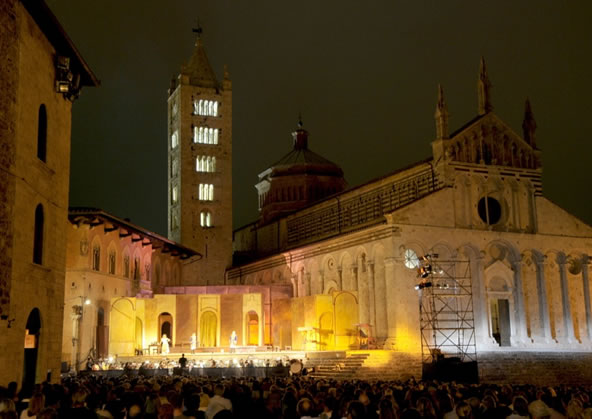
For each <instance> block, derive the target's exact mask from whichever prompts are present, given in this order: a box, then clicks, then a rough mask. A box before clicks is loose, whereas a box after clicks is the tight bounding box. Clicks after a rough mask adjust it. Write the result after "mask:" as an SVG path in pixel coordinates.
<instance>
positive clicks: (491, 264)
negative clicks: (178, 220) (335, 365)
mask: <svg viewBox="0 0 592 419" xmlns="http://www.w3.org/2000/svg"><path fill="white" fill-rule="evenodd" d="M477 92H478V94H477V99H478V100H477V103H478V106H477V115H476V116H475V118H473V119H472V120H471V121H469V122H467V123H466V124H465V125H464V126H462V127H461V128H460V129H458V130H456V131H454V132H452V133H449V130H448V110H447V107H446V103H445V100H444V94H443V90H442V89H441V88H439V91H438V101H437V106H436V111H435V125H436V130H435V131H436V132H435V134H436V135H435V139H434V141H433V142H432V156H431V157H430V158H428V159H426V160H424V161H421V162H418V163H416V164H414V165H411V166H410V167H407V168H404V169H402V170H397V171H395V172H393V173H391V174H388V175H386V176H384V177H381V178H379V179H377V180H374V181H370V182H368V183H366V184H364V185H361V186H358V187H353V188H350V189H348V190H345V191H343V192H339V193H335V194H333V195H331V196H329V197H327V198H324V199H321V200H320V201H319V202H317V203H315V204H313V205H309V206H307V207H306V208H302V209H297V210H296V211H293V212H292V213H291V214H289V215H285V216H283V217H281V218H279V219H276V220H274V221H272V222H261V223H258V224H252V225H249V226H246V227H245V228H242V229H238V230H237V231H235V234H234V246H235V247H234V250H235V255H236V254H238V255H243V256H245V257H246V258H249V257H251V259H252V260H253V261H252V262H250V263H249V262H246V263H243V264H241V265H240V266H238V267H233V268H232V269H230V270H229V271H228V273H227V279H228V282H229V283H232V284H269V283H271V284H275V283H286V284H291V285H292V289H293V296H294V299H293V301H292V314H294V313H298V309H297V308H295V306H298V305H299V304H300V303H299V302H298V301H299V300H307V299H308V300H310V299H315V300H322V301H325V303H324V304H322V303H318V304H316V305H314V304H313V306H314V307H316V311H313V312H314V314H313V315H312V316H294V315H292V316H284V318H282V319H281V321H280V324H279V327H278V328H277V332H278V333H276V334H273V336H274V338H277V339H281V338H282V337H281V336H280V333H279V330H281V329H284V328H286V327H288V328H290V329H291V330H292V334H291V340H288V341H289V345H290V346H291V347H302V346H303V345H307V344H310V339H307V337H306V336H303V335H302V334H299V333H298V330H301V328H302V327H308V328H313V330H314V331H315V335H316V338H315V339H314V341H315V342H314V345H313V347H314V349H315V350H324V349H336V350H343V349H351V348H355V347H356V346H357V345H358V346H359V345H360V334H362V335H363V336H365V337H369V342H370V345H371V346H372V347H374V348H382V349H389V350H392V351H393V352H394V353H411V354H416V355H417V356H418V362H420V361H419V356H420V354H421V356H422V361H423V362H424V363H425V362H426V357H427V358H428V359H429V358H430V357H431V358H432V359H433V360H435V359H436V358H437V357H445V356H447V355H454V356H460V357H461V358H465V357H466V358H468V359H470V360H477V359H479V358H481V360H482V361H483V371H482V377H485V378H486V377H487V376H489V377H496V375H495V374H496V372H495V367H494V365H493V364H495V362H498V366H499V365H502V364H503V362H506V361H508V359H507V358H505V356H506V355H508V354H513V355H512V356H517V357H520V356H522V357H523V358H521V359H522V362H523V363H524V365H531V366H532V367H533V368H534V370H536V365H537V359H545V360H546V361H548V360H549V358H545V357H542V358H539V355H538V354H540V353H545V354H546V356H547V357H549V356H551V357H552V358H553V357H555V358H553V359H554V360H555V361H554V363H555V365H556V366H559V365H564V366H565V364H564V363H562V361H561V360H562V359H563V358H562V357H563V356H564V355H561V354H564V353H570V355H566V356H567V357H568V358H570V357H571V359H574V360H575V359H578V361H577V362H584V361H581V358H582V357H584V358H586V357H587V355H585V354H586V353H588V352H589V351H590V350H591V349H592V341H591V337H592V312H591V306H590V285H589V278H588V261H589V256H588V255H589V254H590V251H591V249H590V246H591V245H592V241H591V238H592V229H591V228H590V226H588V225H586V224H585V223H583V222H582V221H580V220H578V219H577V218H576V217H574V216H572V215H570V214H569V213H567V212H566V211H564V210H563V209H561V208H560V207H559V206H557V205H556V204H554V203H553V202H551V201H550V200H548V199H547V198H545V197H544V195H543V185H542V161H541V157H542V156H541V151H540V150H539V149H538V148H537V145H536V123H535V120H534V117H533V112H532V109H531V105H530V103H529V102H528V101H527V102H526V105H525V113H524V121H523V125H522V128H523V129H522V135H519V134H517V133H516V132H515V131H514V130H513V129H512V128H511V127H509V126H508V125H507V124H505V123H504V122H503V120H502V119H501V118H499V117H498V116H497V115H496V114H495V113H494V112H493V106H492V103H491V99H490V82H489V78H488V75H487V71H486V67H485V63H484V61H482V62H481V68H480V72H479V78H478V82H477ZM283 170H289V168H286V167H283ZM273 182H274V180H273V179H271V184H272V185H273ZM272 187H273V186H272ZM279 196H280V197H282V196H285V195H281V194H280V195H279ZM288 200H289V197H288ZM264 211H265V209H263V210H262V212H264ZM426 269H427V271H426ZM450 269H452V271H453V273H450ZM436 270H437V271H436ZM426 298H427V299H428V300H427V301H426ZM430 299H431V300H430ZM428 303H429V304H431V305H432V306H431V307H430V306H428V305H426V304H428ZM321 306H322V308H320V307H321ZM352 311H353V312H352ZM443 313H444V314H443ZM430 316H432V317H430ZM437 316H440V317H437ZM446 316H448V317H446ZM276 324H278V323H277V322H276ZM274 330H275V329H274ZM364 341H365V342H367V341H366V340H364ZM446 352H449V353H446ZM575 352H578V353H579V355H575V354H574V353H575ZM516 354H518V355H516ZM436 355H437V356H436ZM586 359H587V358H586ZM492 360H496V361H492ZM587 362H589V359H588V360H587ZM510 364H511V362H509V363H508V365H510ZM547 364H548V363H547V362H545V365H547ZM487 365H489V368H488V367H487ZM582 365H583V364H582ZM567 368H568V367H567ZM551 369H552V368H551ZM568 369H569V368H568ZM570 371H573V366H572V367H571V369H570ZM546 376H548V375H546Z"/></svg>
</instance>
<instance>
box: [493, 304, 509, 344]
mask: <svg viewBox="0 0 592 419" xmlns="http://www.w3.org/2000/svg"><path fill="white" fill-rule="evenodd" d="M490 310H491V336H492V337H493V338H494V339H495V341H496V342H497V343H498V345H499V346H511V341H510V338H511V332H510V302H509V301H508V300H507V299H492V300H491V309H490Z"/></svg>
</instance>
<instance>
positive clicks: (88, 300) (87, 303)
mask: <svg viewBox="0 0 592 419" xmlns="http://www.w3.org/2000/svg"><path fill="white" fill-rule="evenodd" d="M90 303H91V301H90V298H87V299H86V300H84V305H85V306H89V305H90Z"/></svg>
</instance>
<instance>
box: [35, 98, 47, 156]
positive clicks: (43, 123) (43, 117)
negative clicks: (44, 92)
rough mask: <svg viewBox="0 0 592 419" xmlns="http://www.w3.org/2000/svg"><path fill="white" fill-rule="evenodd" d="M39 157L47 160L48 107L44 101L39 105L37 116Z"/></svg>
mask: <svg viewBox="0 0 592 419" xmlns="http://www.w3.org/2000/svg"><path fill="white" fill-rule="evenodd" d="M37 158H38V159H39V160H41V161H42V162H45V161H47V109H46V108H45V104H43V103H42V104H41V105H40V106H39V113H38V117H37Z"/></svg>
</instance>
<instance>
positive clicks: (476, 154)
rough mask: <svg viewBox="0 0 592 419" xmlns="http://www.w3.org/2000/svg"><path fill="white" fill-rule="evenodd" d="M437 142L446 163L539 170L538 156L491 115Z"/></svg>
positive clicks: (497, 118)
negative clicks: (439, 144)
mask: <svg viewBox="0 0 592 419" xmlns="http://www.w3.org/2000/svg"><path fill="white" fill-rule="evenodd" d="M438 141H441V142H442V143H441V147H442V148H443V152H444V156H445V157H446V160H447V161H456V162H462V163H472V164H485V165H492V166H506V167H513V168H520V169H538V168H540V167H541V161H540V152H539V151H538V150H536V149H535V148H533V147H532V146H531V145H530V144H528V143H527V142H526V141H525V140H524V139H523V138H522V137H521V136H520V135H518V134H516V132H514V130H513V129H512V128H510V127H509V126H508V125H507V124H506V123H505V122H504V121H503V120H502V119H500V118H499V117H498V116H497V115H496V114H494V113H493V112H489V113H487V114H485V115H480V116H478V117H476V118H475V119H473V120H471V121H469V122H468V123H467V124H465V125H464V126H462V127H461V128H459V129H458V130H456V131H455V132H453V133H452V134H451V135H450V138H448V139H443V140H438Z"/></svg>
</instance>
